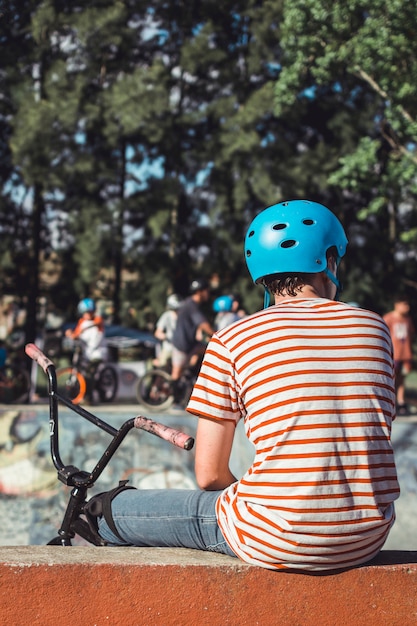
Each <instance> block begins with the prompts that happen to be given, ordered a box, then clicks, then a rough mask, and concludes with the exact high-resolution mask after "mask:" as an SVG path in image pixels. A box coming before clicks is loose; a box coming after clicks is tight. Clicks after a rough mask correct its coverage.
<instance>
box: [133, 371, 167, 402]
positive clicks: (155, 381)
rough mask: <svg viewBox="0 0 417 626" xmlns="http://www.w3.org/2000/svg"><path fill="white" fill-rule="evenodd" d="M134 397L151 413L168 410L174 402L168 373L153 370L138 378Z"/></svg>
mask: <svg viewBox="0 0 417 626" xmlns="http://www.w3.org/2000/svg"><path fill="white" fill-rule="evenodd" d="M136 397H137V399H138V401H139V403H140V404H143V405H144V406H145V407H146V408H147V409H150V410H151V411H156V410H158V409H159V410H164V409H168V408H169V407H170V406H171V405H172V403H173V402H174V394H173V390H172V378H171V376H170V374H168V372H165V371H164V370H160V369H153V370H149V371H148V372H146V373H145V374H144V375H143V376H142V377H141V378H139V380H138V383H137V386H136Z"/></svg>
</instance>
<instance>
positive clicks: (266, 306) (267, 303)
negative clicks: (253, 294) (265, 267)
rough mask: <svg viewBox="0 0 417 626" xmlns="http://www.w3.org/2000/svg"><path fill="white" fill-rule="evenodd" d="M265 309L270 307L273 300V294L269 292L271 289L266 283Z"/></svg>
mask: <svg viewBox="0 0 417 626" xmlns="http://www.w3.org/2000/svg"><path fill="white" fill-rule="evenodd" d="M264 290H265V291H264V309H267V308H268V307H269V304H270V302H271V296H270V294H269V290H268V288H267V287H266V286H265V285H264Z"/></svg>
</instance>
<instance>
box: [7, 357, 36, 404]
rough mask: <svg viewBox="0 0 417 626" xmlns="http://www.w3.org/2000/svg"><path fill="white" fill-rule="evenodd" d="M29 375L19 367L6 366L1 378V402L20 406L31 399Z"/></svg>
mask: <svg viewBox="0 0 417 626" xmlns="http://www.w3.org/2000/svg"><path fill="white" fill-rule="evenodd" d="M29 391H30V378H29V373H28V372H27V371H26V370H25V369H23V368H20V367H18V366H17V365H13V364H10V365H7V364H6V365H5V366H4V369H3V370H2V372H1V377H0V401H2V402H5V403H6V404H9V403H10V404H18V403H23V402H27V401H28V399H29Z"/></svg>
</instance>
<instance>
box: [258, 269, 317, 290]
mask: <svg viewBox="0 0 417 626" xmlns="http://www.w3.org/2000/svg"><path fill="white" fill-rule="evenodd" d="M308 276H309V274H295V273H293V274H274V275H273V276H266V277H265V278H264V280H263V281H262V282H263V284H264V286H265V287H266V288H267V289H269V291H270V292H271V293H273V294H275V295H277V296H284V295H289V296H296V295H297V293H298V292H299V291H301V289H302V288H303V287H304V285H305V284H306V282H307V281H308Z"/></svg>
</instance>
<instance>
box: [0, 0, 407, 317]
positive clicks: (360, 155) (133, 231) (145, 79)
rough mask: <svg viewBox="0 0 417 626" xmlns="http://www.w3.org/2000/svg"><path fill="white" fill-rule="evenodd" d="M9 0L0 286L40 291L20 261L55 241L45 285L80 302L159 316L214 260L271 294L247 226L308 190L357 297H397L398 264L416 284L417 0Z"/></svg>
mask: <svg viewBox="0 0 417 626" xmlns="http://www.w3.org/2000/svg"><path fill="white" fill-rule="evenodd" d="M9 4H10V9H9V12H8V18H7V23H6V22H3V23H2V22H1V21H0V35H1V36H2V43H3V48H2V49H3V51H4V52H3V54H2V56H1V58H0V78H1V80H2V97H1V98H0V133H1V138H2V142H0V161H1V163H2V166H3V167H2V168H1V172H0V180H1V183H2V194H1V195H0V229H1V232H2V238H1V239H0V260H1V263H0V265H1V267H2V270H1V272H0V281H1V283H2V286H3V289H5V288H6V287H7V288H9V286H10V285H13V284H15V285H18V289H19V290H20V291H21V292H22V293H25V292H27V293H28V294H29V297H30V298H32V299H33V298H36V297H37V289H36V285H33V284H32V283H31V280H32V279H31V277H30V273H29V272H23V271H21V270H19V268H20V267H22V259H24V260H25V263H26V267H31V268H35V267H36V265H35V261H36V259H37V258H38V256H39V253H40V252H43V251H46V252H48V251H50V250H52V249H53V250H54V251H55V252H56V253H58V254H59V255H60V257H61V259H62V267H63V280H61V281H60V282H59V283H58V284H57V285H55V286H54V287H53V288H51V289H50V290H49V291H48V292H47V293H43V292H42V290H41V292H42V295H46V296H47V297H48V298H50V299H54V300H55V302H57V303H58V302H59V306H61V307H63V308H65V309H69V308H70V305H71V303H70V302H68V299H70V298H74V297H75V298H77V297H79V296H81V295H87V294H88V293H96V292H97V290H99V289H100V285H105V286H104V287H103V290H104V291H105V294H104V295H105V296H106V298H109V297H110V298H112V299H113V304H114V308H115V311H116V317H117V316H118V315H119V314H121V313H122V312H123V311H126V310H127V309H128V308H129V305H130V304H132V305H134V306H135V307H136V309H137V310H138V315H139V319H140V320H141V323H143V324H145V322H146V319H148V318H149V311H151V310H154V311H156V312H158V313H159V312H161V311H162V309H163V307H164V304H165V299H166V295H167V293H168V292H170V291H171V290H176V291H180V292H181V293H182V294H183V295H186V293H187V286H188V284H189V281H190V279H191V278H192V277H194V276H195V275H197V274H205V275H207V276H210V275H215V274H216V275H218V277H219V280H220V285H219V291H222V290H228V291H237V292H238V293H240V295H241V296H242V297H243V300H244V306H245V308H246V309H247V310H248V311H249V312H251V311H254V310H256V309H258V308H260V307H261V306H262V298H263V294H262V289H261V288H257V287H254V286H253V285H252V284H251V281H250V278H249V276H248V274H247V271H246V267H245V264H244V260H243V256H242V242H243V238H244V234H245V230H246V227H247V225H248V223H249V222H250V220H251V219H252V217H253V216H254V215H255V214H256V213H257V212H258V211H259V210H261V209H262V208H264V207H265V206H267V205H270V204H273V203H275V202H279V201H281V200H284V199H288V198H302V197H304V198H311V199H313V200H317V201H320V202H324V203H325V204H327V205H329V206H330V207H332V208H334V210H335V211H336V213H337V214H338V215H339V216H340V217H341V219H342V221H343V223H344V225H345V228H346V230H347V232H348V236H349V240H350V244H349V254H348V257H347V258H346V261H345V263H344V273H345V276H344V282H345V284H346V292H345V293H346V294H347V295H348V296H349V299H352V300H358V301H360V302H361V303H362V304H365V305H368V306H374V307H376V308H378V309H381V310H382V308H383V301H384V293H385V291H386V290H387V289H388V290H389V289H396V288H397V285H398V283H399V280H398V277H399V276H400V277H401V278H404V280H405V281H408V282H407V283H406V284H410V281H412V280H413V276H414V275H415V253H414V249H415V244H416V242H417V214H416V210H415V198H416V192H417V189H416V185H417V183H416V181H417V176H416V173H417V172H416V167H417V155H416V145H417V104H416V103H417V99H416V95H417V94H416V90H417V61H416V59H417V38H416V37H415V32H414V31H415V24H416V23H417V7H416V6H415V3H403V2H400V1H399V0H390V1H388V0H370V1H369V0H368V2H366V3H365V2H364V0H346V1H342V0H336V1H332V2H330V1H329V0H291V1H290V0H266V1H265V2H262V3H260V2H258V1H257V0H237V1H235V2H223V3H219V2H214V0H205V2H197V0H191V1H190V2H187V3H179V2H173V3H167V2H165V1H162V0H151V1H150V2H146V3H145V2H143V1H140V0H139V1H135V2H132V1H130V0H127V1H123V2H122V1H121V0H120V1H116V2H115V1H112V0H91V2H89V3H85V2H78V1H77V0H72V1H71V2H70V1H69V0H54V1H52V0H22V2H20V3H17V2H13V1H12V2H10V3H9ZM35 189H36V202H35V203H32V205H31V203H30V201H28V199H30V198H33V197H35V193H34V190H35ZM21 197H25V198H26V201H25V202H24V203H23V202H22V200H21ZM35 273H36V271H35ZM103 273H105V279H104V278H102V276H103ZM125 273H129V276H130V279H129V280H127V279H126V278H125ZM400 282H401V281H400ZM69 283H70V284H69ZM42 289H43V288H42Z"/></svg>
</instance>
